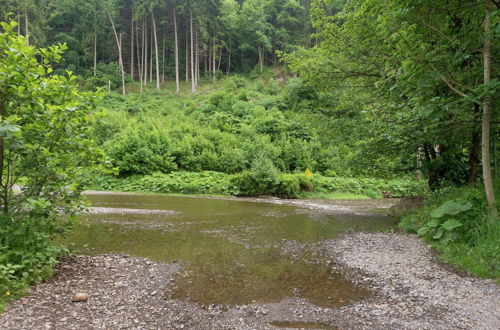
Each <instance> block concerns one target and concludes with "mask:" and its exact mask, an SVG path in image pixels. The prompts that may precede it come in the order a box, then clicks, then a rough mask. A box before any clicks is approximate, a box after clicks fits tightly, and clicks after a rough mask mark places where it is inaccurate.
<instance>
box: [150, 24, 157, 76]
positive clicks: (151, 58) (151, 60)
mask: <svg viewBox="0 0 500 330" xmlns="http://www.w3.org/2000/svg"><path fill="white" fill-rule="evenodd" d="M151 24H153V23H152V22H151ZM153 30H154V29H153V27H151V33H150V36H151V39H150V45H149V82H150V83H153V68H154V65H153V42H154V40H153V39H154V36H153V33H154V32H156V31H154V32H153Z"/></svg>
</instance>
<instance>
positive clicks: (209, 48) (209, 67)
mask: <svg viewBox="0 0 500 330" xmlns="http://www.w3.org/2000/svg"><path fill="white" fill-rule="evenodd" d="M208 72H212V43H211V42H210V38H208Z"/></svg>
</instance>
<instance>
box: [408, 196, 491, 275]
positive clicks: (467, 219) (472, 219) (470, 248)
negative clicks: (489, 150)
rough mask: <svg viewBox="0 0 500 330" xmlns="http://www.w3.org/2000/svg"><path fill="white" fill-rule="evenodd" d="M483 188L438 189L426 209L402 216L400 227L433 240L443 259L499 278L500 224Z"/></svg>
mask: <svg viewBox="0 0 500 330" xmlns="http://www.w3.org/2000/svg"><path fill="white" fill-rule="evenodd" d="M496 190H497V191H498V190H499V189H496ZM483 191H484V190H483V189H482V188H481V187H477V188H470V187H464V188H448V189H444V190H441V191H439V192H436V193H434V194H433V195H431V196H429V198H428V202H427V206H426V207H425V208H424V209H421V210H418V211H414V212H411V213H409V214H407V215H405V216H403V218H402V220H401V222H400V224H399V226H400V227H401V228H403V229H404V230H406V231H407V232H410V233H416V234H418V235H419V236H420V237H422V238H423V239H424V240H425V241H426V242H428V243H430V244H431V245H432V246H433V247H434V248H435V249H436V250H437V251H438V252H439V255H440V259H441V260H442V261H445V262H449V263H451V264H453V265H456V266H457V267H458V268H459V269H461V270H463V271H466V272H468V273H470V274H473V275H477V276H480V277H484V278H494V279H495V278H496V279H498V278H500V223H499V221H498V220H493V219H491V218H490V216H489V212H488V207H487V203H486V200H485V196H484V192H483ZM498 192H500V191H498Z"/></svg>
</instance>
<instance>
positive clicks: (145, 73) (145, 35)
mask: <svg viewBox="0 0 500 330" xmlns="http://www.w3.org/2000/svg"><path fill="white" fill-rule="evenodd" d="M143 59H144V81H143V83H144V86H146V85H147V84H148V20H147V19H144V58H143Z"/></svg>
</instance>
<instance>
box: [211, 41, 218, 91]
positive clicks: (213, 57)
mask: <svg viewBox="0 0 500 330" xmlns="http://www.w3.org/2000/svg"><path fill="white" fill-rule="evenodd" d="M216 55H217V47H216V46H215V36H214V44H213V46H212V80H213V81H215V78H216V77H215V60H216V57H217V56H216Z"/></svg>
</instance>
